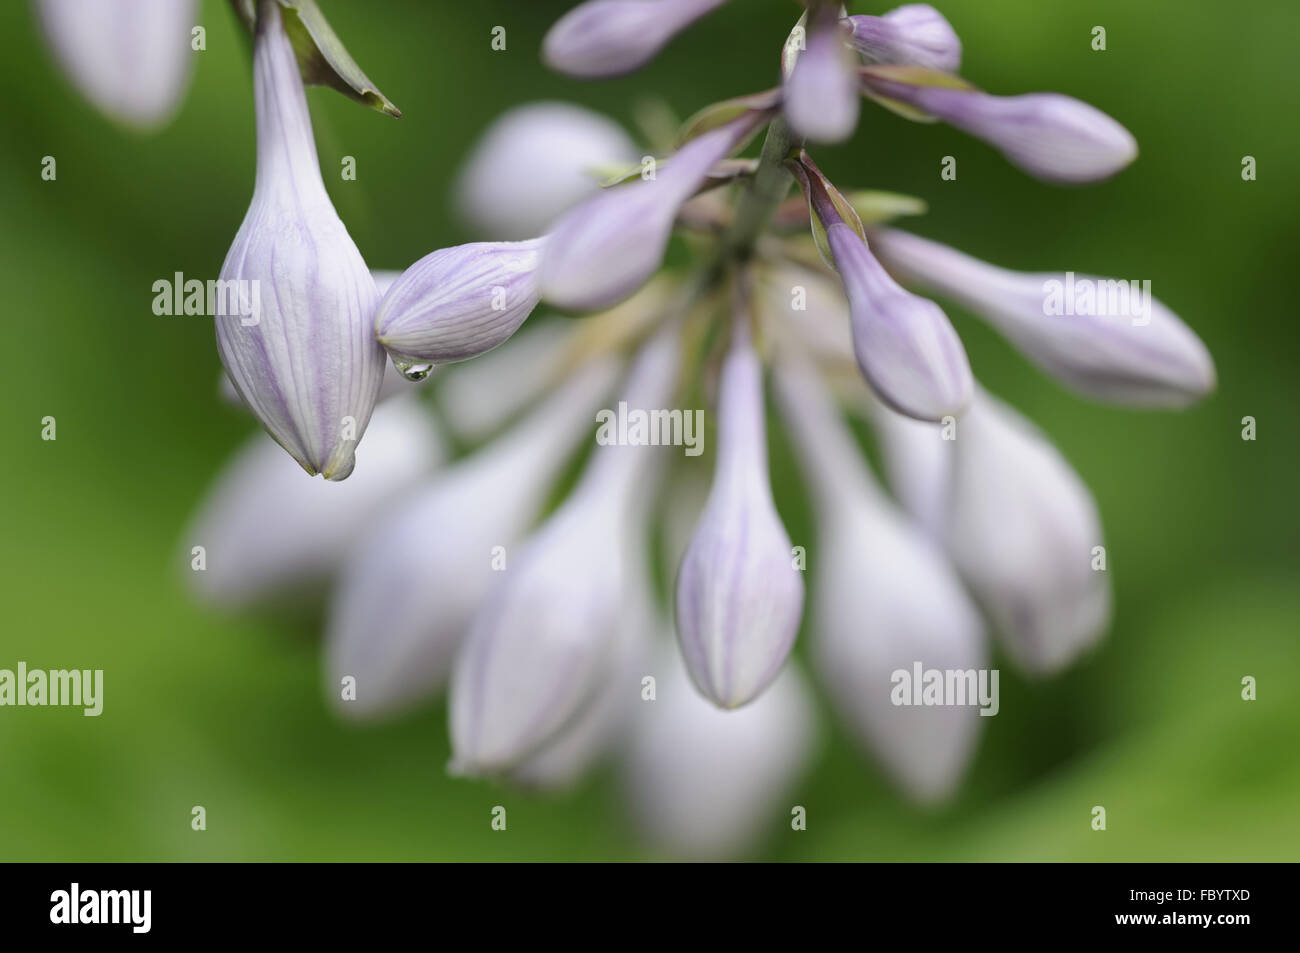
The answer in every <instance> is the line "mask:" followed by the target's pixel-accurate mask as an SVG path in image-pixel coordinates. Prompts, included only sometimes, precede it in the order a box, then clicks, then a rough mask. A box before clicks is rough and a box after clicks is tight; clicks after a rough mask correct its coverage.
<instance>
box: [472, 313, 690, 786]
mask: <svg viewBox="0 0 1300 953" xmlns="http://www.w3.org/2000/svg"><path fill="white" fill-rule="evenodd" d="M678 347H679V345H678V340H677V335H676V333H675V332H671V331H665V332H664V333H662V334H660V335H658V336H656V338H655V339H653V340H652V341H651V342H650V343H649V344H647V345H646V346H645V347H643V349H642V351H641V353H640V354H639V355H638V357H637V360H636V362H635V364H634V366H633V368H632V372H631V375H630V377H629V380H628V382H627V384H626V385H625V389H624V400H626V401H627V404H628V406H629V407H643V408H644V407H651V408H653V407H662V406H663V405H664V403H665V402H666V401H667V399H668V398H669V397H670V396H671V394H672V391H673V387H674V385H675V384H676V380H677V372H678V360H679V355H678ZM659 455H660V451H659V448H656V447H648V446H633V445H628V446H622V445H618V444H607V445H600V444H598V445H597V447H596V448H595V450H594V451H593V454H592V458H591V459H590V460H589V461H588V463H587V466H586V468H585V470H584V472H583V476H582V478H581V480H580V481H579V483H578V486H577V487H576V488H575V489H574V491H573V492H572V493H571V494H570V496H569V497H568V498H567V499H566V500H565V502H564V503H563V504H562V505H561V506H560V508H559V509H558V510H556V512H555V513H554V514H553V515H552V516H551V517H550V519H548V520H547V521H546V522H545V523H544V524H543V525H542V527H541V528H540V529H539V530H538V531H537V532H536V533H535V534H534V535H533V537H532V538H531V539H529V541H528V543H527V544H526V545H525V546H524V548H523V549H522V550H521V551H520V553H519V554H518V556H517V557H516V562H515V563H514V564H513V565H512V567H511V568H510V571H509V572H508V573H507V574H505V575H504V576H503V577H502V578H501V580H500V582H499V583H498V584H497V585H496V586H495V587H494V588H493V591H492V592H491V593H490V594H489V596H488V599H487V601H486V602H485V604H484V605H483V607H482V608H481V609H480V610H479V612H478V614H477V615H476V617H475V620H474V624H473V626H472V627H471V629H470V632H469V635H468V637H467V638H466V641H465V645H464V647H463V648H462V650H461V653H460V656H459V657H458V659H457V661H456V666H455V671H454V673H453V676H452V685H451V703H450V704H451V735H452V746H453V762H452V770H453V771H456V772H460V773H466V774H475V775H484V774H487V775H491V774H500V773H505V772H510V771H512V770H514V769H516V768H517V767H519V766H520V765H521V764H523V763H524V762H526V761H527V760H528V759H529V758H531V757H533V756H535V755H536V754H537V753H538V752H539V751H541V750H542V749H544V748H545V747H546V746H547V745H549V744H551V743H552V742H554V741H555V740H556V739H557V738H558V737H559V736H560V735H561V733H562V732H563V730H564V729H565V728H566V727H568V726H569V725H571V724H574V723H575V720H576V719H577V718H579V717H580V716H581V713H582V712H583V711H584V710H585V709H586V708H587V707H588V706H589V705H591V704H592V703H593V702H594V701H595V700H596V699H597V698H598V697H599V695H600V693H601V690H602V689H603V688H604V686H605V685H606V683H607V680H608V679H609V678H610V677H611V676H612V674H613V673H614V672H615V670H616V666H617V662H618V651H617V648H618V642H619V632H620V631H622V630H623V629H624V627H625V626H626V625H627V624H628V622H629V618H628V612H629V609H630V608H632V607H631V606H630V605H629V597H630V594H631V592H632V583H631V582H630V579H631V576H630V572H631V566H630V562H631V561H630V560H629V558H628V546H629V545H631V543H630V540H632V539H633V538H637V539H639V538H640V537H639V535H638V534H637V532H636V531H637V529H638V528H639V527H640V526H641V525H642V524H643V519H642V518H641V515H640V514H641V512H642V511H643V509H644V507H643V505H642V504H643V501H644V499H645V497H646V495H647V493H648V490H649V486H648V484H649V483H650V482H651V481H652V480H653V479H654V477H655V476H656V474H657V470H658V467H657V466H655V463H656V462H657V457H658V456H659Z"/></svg>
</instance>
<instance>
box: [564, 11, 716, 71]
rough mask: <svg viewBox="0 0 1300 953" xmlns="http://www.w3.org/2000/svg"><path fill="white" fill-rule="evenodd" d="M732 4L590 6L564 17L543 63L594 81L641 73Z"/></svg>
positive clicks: (570, 12)
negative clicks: (693, 27)
mask: <svg viewBox="0 0 1300 953" xmlns="http://www.w3.org/2000/svg"><path fill="white" fill-rule="evenodd" d="M725 2H726V0H589V2H587V3H583V4H580V5H579V6H577V7H574V8H573V9H572V10H570V11H569V12H568V13H566V14H565V15H564V16H562V17H560V19H559V20H557V21H556V22H555V25H554V26H552V27H551V29H550V31H549V32H547V34H546V38H545V39H544V40H542V60H543V61H544V62H545V63H546V65H547V66H549V67H551V69H553V70H558V71H559V72H561V73H567V74H568V75H570V76H578V77H582V78H585V79H592V78H596V77H602V76H619V75H621V74H623V73H630V72H632V71H633V70H637V69H640V68H641V67H642V66H644V65H645V64H646V63H648V62H649V61H650V60H651V59H653V58H654V56H655V54H656V53H658V52H659V50H660V49H661V48H662V47H663V46H664V44H665V43H667V42H668V41H669V40H670V39H672V38H673V37H674V36H675V35H676V34H677V33H679V32H680V31H681V30H684V29H685V28H686V27H688V26H690V24H692V23H694V22H695V21H696V20H698V19H699V18H700V17H702V16H704V15H705V14H706V13H708V12H709V11H710V10H713V9H715V8H716V7H720V6H722V4H724V3H725Z"/></svg>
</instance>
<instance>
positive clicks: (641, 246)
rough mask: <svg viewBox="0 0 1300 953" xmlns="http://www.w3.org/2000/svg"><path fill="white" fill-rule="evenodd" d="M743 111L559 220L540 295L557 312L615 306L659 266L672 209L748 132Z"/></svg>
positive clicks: (751, 119) (752, 120) (750, 119)
mask: <svg viewBox="0 0 1300 953" xmlns="http://www.w3.org/2000/svg"><path fill="white" fill-rule="evenodd" d="M757 121H759V116H758V115H756V114H751V113H747V114H746V115H744V116H742V117H741V118H740V119H737V120H734V121H732V122H730V123H728V124H727V125H725V126H721V127H719V128H717V129H714V130H712V131H710V132H706V133H704V134H703V135H701V136H699V137H698V138H696V139H692V140H691V141H690V142H688V143H687V144H686V145H684V146H682V147H681V148H680V149H679V150H677V152H676V153H674V154H673V155H672V156H671V157H670V158H669V159H668V160H666V161H665V162H664V163H663V164H662V166H661V167H660V168H658V169H656V170H655V173H654V177H653V178H642V179H638V180H637V181H635V182H632V183H629V184H626V185H617V186H614V187H612V188H609V189H607V190H605V191H604V192H601V193H600V194H599V195H594V196H592V197H591V198H590V199H588V200H587V201H585V202H583V203H582V204H581V205H579V206H578V207H577V208H575V209H573V210H572V211H570V212H569V213H568V214H566V215H565V216H563V217H562V218H561V219H560V220H559V221H558V222H557V223H556V224H555V227H554V228H553V229H552V231H551V234H550V238H549V241H548V242H547V245H546V249H545V251H544V252H543V254H542V263H541V274H540V280H541V289H542V297H543V298H545V299H546V300H547V301H549V302H550V303H551V304H554V305H556V306H558V307H561V308H568V309H572V310H575V311H594V310H598V309H602V308H607V307H610V306H611V305H614V304H617V303H618V302H619V301H621V300H622V299H624V298H626V297H627V296H628V295H630V294H632V292H634V291H635V290H636V289H637V288H639V287H640V286H641V285H643V284H644V283H645V282H646V281H647V280H648V279H649V278H650V276H651V275H653V274H654V273H655V271H656V270H657V269H658V268H659V265H660V264H661V263H662V262H663V257H664V252H665V251H666V250H667V248H668V239H669V238H670V237H671V235H672V229H673V222H674V221H675V219H676V217H677V210H678V208H680V207H681V206H682V204H683V203H685V202H686V200H687V199H689V198H690V197H691V196H692V195H694V194H695V192H696V190H697V189H698V188H699V187H700V185H701V184H702V183H703V182H704V181H705V180H706V179H707V178H708V175H709V170H710V169H712V168H713V165H714V163H716V162H718V161H719V160H721V159H723V158H725V157H726V156H727V155H729V154H730V153H731V151H732V150H733V149H735V148H736V147H737V146H738V145H739V144H740V143H741V142H742V141H743V140H744V138H745V137H746V136H747V135H748V134H749V133H750V132H751V131H752V130H753V128H754V125H755V124H756V122H757Z"/></svg>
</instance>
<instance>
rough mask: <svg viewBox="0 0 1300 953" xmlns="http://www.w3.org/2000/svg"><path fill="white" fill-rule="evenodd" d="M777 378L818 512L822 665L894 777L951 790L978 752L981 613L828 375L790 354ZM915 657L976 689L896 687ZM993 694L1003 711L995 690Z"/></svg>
mask: <svg viewBox="0 0 1300 953" xmlns="http://www.w3.org/2000/svg"><path fill="white" fill-rule="evenodd" d="M776 384H777V387H776V392H777V395H778V397H779V403H780V406H781V408H782V411H783V413H784V416H785V420H786V429H787V432H788V433H789V434H790V436H791V439H793V440H794V442H795V446H796V449H797V451H798V454H797V457H798V460H799V463H800V465H801V467H802V468H803V471H804V473H805V476H806V479H807V482H808V485H809V487H810V490H811V491H812V492H811V493H810V498H811V499H812V500H813V502H814V507H815V513H816V517H817V530H818V538H817V550H816V552H817V553H818V557H817V561H816V565H815V566H814V567H813V576H814V583H813V605H814V616H813V651H814V657H815V658H816V660H817V663H818V668H819V670H820V672H821V674H822V677H823V679H824V680H825V682H826V684H827V685H828V686H829V687H830V689H831V691H832V694H833V696H834V700H835V702H836V704H837V706H838V707H839V709H840V711H841V712H842V713H843V714H844V716H845V719H846V720H847V721H848V723H849V724H850V725H851V726H852V728H853V729H854V731H855V732H856V733H857V734H858V736H859V737H860V738H862V740H863V741H864V742H865V744H866V746H867V748H868V749H869V750H870V751H871V752H872V753H873V754H874V755H875V756H876V757H877V758H878V759H879V760H880V762H881V764H882V765H883V766H884V768H885V770H886V772H887V773H888V774H889V775H890V777H891V778H892V779H893V780H894V781H895V782H896V783H897V784H898V785H899V786H900V787H901V788H903V790H904V791H906V792H907V794H908V795H909V796H910V797H912V798H914V799H915V800H917V801H921V802H927V803H928V802H935V801H939V800H943V799H944V798H946V797H947V796H949V795H950V794H951V793H952V792H953V790H954V789H955V787H956V785H957V783H958V782H959V781H960V779H961V776H962V774H963V773H964V771H965V768H966V766H967V764H968V763H969V762H970V759H971V756H972V754H973V753H974V748H975V740H976V736H977V733H978V727H979V720H980V719H979V716H978V714H977V712H978V710H979V705H980V702H981V699H980V698H978V697H976V696H975V694H974V690H975V687H976V686H977V685H979V684H983V685H985V686H987V685H989V684H990V683H989V678H990V674H989V672H988V670H987V668H986V665H987V649H986V645H985V640H984V631H983V624H982V623H981V621H980V617H979V613H978V612H977V611H976V609H975V606H974V604H973V603H972V602H971V600H970V598H969V597H968V596H967V595H966V592H965V590H964V589H963V588H962V585H961V582H960V581H959V580H958V578H957V574H956V572H955V571H954V570H953V569H952V568H951V566H950V565H949V564H948V561H947V559H946V558H945V557H944V555H943V552H942V550H941V549H940V548H939V547H938V545H937V544H936V543H935V542H933V541H931V540H930V539H929V538H927V537H926V536H925V535H924V533H923V532H922V531H921V530H919V529H918V528H917V527H915V526H914V525H913V524H911V523H910V522H909V521H908V520H907V519H906V518H905V517H904V516H903V514H902V513H900V512H899V511H898V509H897V508H896V507H895V506H894V504H892V503H891V502H890V501H889V500H888V499H887V498H886V497H885V495H884V493H883V492H882V491H881V490H880V489H879V487H878V486H877V485H876V483H875V481H874V480H873V478H872V477H871V475H870V473H869V471H868V469H867V467H866V465H865V463H864V459H863V454H862V451H861V449H860V448H859V447H857V446H856V444H855V443H854V441H853V437H852V436H851V434H850V432H849V430H848V428H847V427H846V426H845V425H844V423H843V421H842V420H841V419H840V416H839V413H838V411H837V409H836V408H835V407H834V405H833V404H832V402H831V400H830V399H829V397H828V396H827V394H826V392H825V388H824V386H823V385H822V384H821V382H820V381H819V380H817V378H816V377H815V376H814V375H813V373H812V372H811V371H810V370H809V369H807V368H804V367H796V366H793V365H791V364H784V365H783V366H781V367H780V368H779V369H778V373H777V375H776ZM912 423H915V422H912ZM916 425H917V426H922V425H921V424H916ZM918 666H919V668H920V670H921V671H938V672H943V673H946V672H950V671H951V672H957V673H959V674H960V677H961V678H962V681H961V683H960V684H961V685H962V686H963V691H964V690H965V688H966V687H968V682H969V687H970V689H971V696H970V697H966V696H965V695H963V698H962V699H961V700H960V701H954V700H953V699H941V700H940V701H942V702H944V704H935V705H916V704H914V699H913V697H912V693H911V692H908V693H907V694H906V697H900V694H899V692H898V687H899V683H900V681H903V680H910V679H911V678H912V677H913V672H914V671H916V670H917V667H918ZM899 673H903V675H901V676H900V674H899ZM967 676H969V679H968V678H967ZM981 677H982V678H983V682H982V683H981V682H980V679H981ZM994 687H995V688H996V683H994ZM918 690H919V686H918ZM987 702H988V709H987V710H989V711H991V712H992V713H993V714H996V713H997V710H996V705H997V699H996V697H992V698H988V699H987Z"/></svg>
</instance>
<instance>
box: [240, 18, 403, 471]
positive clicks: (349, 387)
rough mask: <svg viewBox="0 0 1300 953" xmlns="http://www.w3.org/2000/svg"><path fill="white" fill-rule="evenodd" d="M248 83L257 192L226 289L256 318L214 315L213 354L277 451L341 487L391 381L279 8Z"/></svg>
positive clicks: (367, 279) (371, 296)
mask: <svg viewBox="0 0 1300 953" xmlns="http://www.w3.org/2000/svg"><path fill="white" fill-rule="evenodd" d="M253 79H254V92H255V94H256V103H257V183H256V186H255V188H254V190H253V201H252V203H251V205H250V206H249V209H248V213H247V214H246V215H245V217H244V222H243V224H242V225H240V227H239V232H238V234H237V235H236V236H235V241H234V244H233V245H232V246H231V248H230V252H229V254H227V256H226V261H225V264H224V265H223V266H222V268H221V279H222V281H238V282H242V283H246V284H243V285H241V286H242V287H246V288H250V289H254V290H253V291H252V294H253V299H252V301H251V304H252V309H251V310H252V311H253V312H254V313H253V314H251V315H240V314H233V315H229V314H228V315H218V316H217V317H216V331H217V346H218V349H219V351H220V354H221V361H222V363H223V364H224V365H225V367H226V373H227V374H229V376H230V380H231V382H232V383H233V384H234V385H235V388H236V389H237V390H238V391H239V395H240V397H242V398H243V400H244V403H246V404H247V405H248V407H249V409H250V410H251V411H252V412H253V414H254V415H255V416H256V417H257V419H258V420H259V421H261V423H262V426H264V427H265V428H266V430H267V432H268V433H270V435H271V436H272V437H274V438H275V440H276V442H278V443H279V444H280V445H281V446H282V447H284V448H285V450H287V451H288V452H289V453H290V455H292V456H293V458H294V459H295V460H297V461H298V463H299V464H301V465H302V467H303V469H305V470H306V471H307V472H308V473H310V474H313V475H314V474H316V473H322V474H324V476H325V478H326V479H329V480H342V479H344V478H346V477H347V476H348V474H349V473H351V472H352V467H353V465H354V462H355V451H356V446H357V443H358V442H359V441H360V440H361V437H362V434H364V433H365V428H366V424H367V423H368V422H369V420H370V413H371V411H372V410H373V409H374V406H375V400H376V397H377V395H378V393H379V386H380V384H381V382H382V381H383V377H384V364H385V355H384V350H383V348H382V347H380V346H379V344H378V343H377V342H376V341H375V339H374V313H375V307H376V305H377V304H378V295H377V293H376V291H375V282H374V279H373V278H372V277H371V275H370V271H369V269H367V268H366V263H365V261H363V260H362V258H361V253H360V252H359V251H358V250H357V246H356V244H355V243H354V242H353V241H352V238H351V236H349V235H348V232H347V229H346V228H345V227H344V226H343V222H342V221H341V220H340V219H339V217H338V214H337V213H336V212H335V211H334V206H333V205H331V204H330V200H329V196H328V195H327V194H326V192H325V184H324V182H323V181H322V180H321V175H320V167H319V165H318V163H317V160H316V145H315V142H314V141H313V140H312V130H311V119H310V116H309V115H308V113H307V99H306V96H305V95H304V93H303V85H302V79H301V77H300V76H299V72H298V63H297V60H296V59H295V57H294V52H293V47H292V45H291V44H290V41H289V38H288V36H287V35H286V34H285V32H284V29H283V27H282V25H281V17H280V10H279V6H278V5H277V4H265V5H264V11H263V15H262V17H261V19H260V21H259V26H258V35H257V39H256V43H255V48H254V55H253ZM254 282H256V284H253V283H254Z"/></svg>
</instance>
